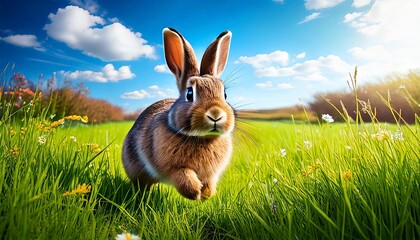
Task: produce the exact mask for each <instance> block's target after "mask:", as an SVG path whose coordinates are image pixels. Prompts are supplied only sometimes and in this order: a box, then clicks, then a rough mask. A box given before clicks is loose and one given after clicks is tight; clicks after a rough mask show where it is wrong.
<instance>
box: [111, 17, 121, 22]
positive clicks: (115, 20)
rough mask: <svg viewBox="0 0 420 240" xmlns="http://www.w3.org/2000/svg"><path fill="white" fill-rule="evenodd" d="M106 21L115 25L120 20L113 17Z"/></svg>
mask: <svg viewBox="0 0 420 240" xmlns="http://www.w3.org/2000/svg"><path fill="white" fill-rule="evenodd" d="M108 21H110V22H112V23H116V22H120V19H118V18H117V17H113V18H108Z"/></svg>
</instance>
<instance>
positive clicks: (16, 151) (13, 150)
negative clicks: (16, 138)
mask: <svg viewBox="0 0 420 240" xmlns="http://www.w3.org/2000/svg"><path fill="white" fill-rule="evenodd" d="M9 153H10V155H12V156H14V157H17V156H18V155H19V148H18V147H16V146H14V147H13V148H11V149H9Z"/></svg>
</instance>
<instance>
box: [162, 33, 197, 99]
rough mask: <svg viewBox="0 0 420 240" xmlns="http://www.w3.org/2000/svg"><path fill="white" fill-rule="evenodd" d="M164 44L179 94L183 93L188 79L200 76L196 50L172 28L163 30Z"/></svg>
mask: <svg viewBox="0 0 420 240" xmlns="http://www.w3.org/2000/svg"><path fill="white" fill-rule="evenodd" d="M163 44H164V48H165V58H166V63H167V65H168V67H169V69H170V70H171V72H172V73H173V74H174V75H175V77H176V81H177V85H178V89H179V92H180V93H182V92H183V91H185V89H186V88H187V86H186V85H187V82H186V81H187V79H188V78H189V77H191V76H197V75H199V73H198V67H197V66H198V65H197V60H196V58H195V54H194V50H193V49H192V47H191V45H190V44H189V43H188V41H187V40H185V39H184V37H182V35H181V34H180V33H179V32H177V31H176V30H175V29H172V28H165V29H163Z"/></svg>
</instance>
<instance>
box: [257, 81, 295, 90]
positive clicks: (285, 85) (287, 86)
mask: <svg viewBox="0 0 420 240" xmlns="http://www.w3.org/2000/svg"><path fill="white" fill-rule="evenodd" d="M255 86H256V87H258V88H266V89H272V90H274V89H280V90H286V89H292V88H293V85H292V84H290V83H278V84H276V85H273V83H272V82H271V81H267V82H259V83H256V84H255Z"/></svg>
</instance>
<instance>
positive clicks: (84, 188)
mask: <svg viewBox="0 0 420 240" xmlns="http://www.w3.org/2000/svg"><path fill="white" fill-rule="evenodd" d="M91 189H92V186H90V185H86V183H83V184H82V185H79V186H77V188H76V189H74V190H73V191H71V192H68V191H66V192H65V193H63V195H64V196H70V195H76V194H87V193H90V191H91Z"/></svg>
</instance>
